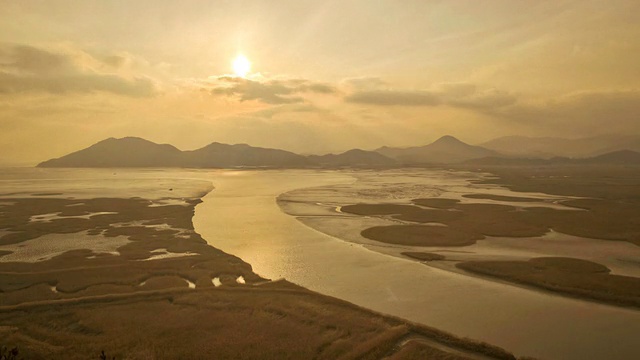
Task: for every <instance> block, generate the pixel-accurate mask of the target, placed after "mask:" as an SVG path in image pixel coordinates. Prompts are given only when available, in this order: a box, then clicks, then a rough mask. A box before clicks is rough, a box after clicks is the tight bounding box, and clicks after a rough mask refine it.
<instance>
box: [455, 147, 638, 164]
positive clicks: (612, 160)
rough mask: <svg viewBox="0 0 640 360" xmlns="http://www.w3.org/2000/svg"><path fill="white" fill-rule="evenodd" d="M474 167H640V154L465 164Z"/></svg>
mask: <svg viewBox="0 0 640 360" xmlns="http://www.w3.org/2000/svg"><path fill="white" fill-rule="evenodd" d="M465 163H466V164H473V165H485V166H490V165H495V166H542V165H544V166H546V165H640V152H637V151H631V150H620V151H614V152H610V153H607V154H603V155H599V156H594V157H587V158H577V159H572V158H567V157H560V156H556V157H553V158H550V159H540V158H538V159H532V158H505V157H494V156H490V157H486V158H482V159H473V160H468V161H466V162H465Z"/></svg>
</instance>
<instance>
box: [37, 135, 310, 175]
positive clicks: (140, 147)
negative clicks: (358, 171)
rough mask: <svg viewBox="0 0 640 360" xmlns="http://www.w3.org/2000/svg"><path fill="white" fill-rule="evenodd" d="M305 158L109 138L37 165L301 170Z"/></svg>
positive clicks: (255, 150) (214, 146)
mask: <svg viewBox="0 0 640 360" xmlns="http://www.w3.org/2000/svg"><path fill="white" fill-rule="evenodd" d="M309 164H310V162H309V160H308V159H307V158H305V157H304V156H301V155H297V154H294V153H292V152H288V151H284V150H276V149H265V148H258V147H252V146H249V145H245V144H239V145H227V144H220V143H213V144H210V145H207V146H205V147H203V148H201V149H198V150H193V151H180V150H179V149H177V148H175V147H174V146H172V145H166V144H165V145H160V144H156V143H154V142H151V141H148V140H145V139H141V138H136V137H125V138H121V139H115V138H109V139H106V140H103V141H100V142H99V143H97V144H94V145H92V146H90V147H88V148H86V149H83V150H80V151H76V152H74V153H71V154H69V155H66V156H63V157H61V158H58V159H51V160H48V161H44V162H42V163H40V164H38V167H198V168H225V167H241V166H251V167H303V166H307V165H309Z"/></svg>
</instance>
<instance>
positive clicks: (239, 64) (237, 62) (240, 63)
mask: <svg viewBox="0 0 640 360" xmlns="http://www.w3.org/2000/svg"><path fill="white" fill-rule="evenodd" d="M250 70H251V62H250V61H249V59H247V58H246V57H245V56H244V55H242V54H240V55H238V56H237V57H236V58H235V59H234V60H233V72H235V73H236V75H238V76H239V77H245V76H247V74H248V73H249V71H250Z"/></svg>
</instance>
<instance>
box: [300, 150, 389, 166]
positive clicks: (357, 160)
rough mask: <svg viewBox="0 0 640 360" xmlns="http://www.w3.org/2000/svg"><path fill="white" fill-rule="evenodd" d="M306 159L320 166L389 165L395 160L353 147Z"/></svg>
mask: <svg viewBox="0 0 640 360" xmlns="http://www.w3.org/2000/svg"><path fill="white" fill-rule="evenodd" d="M308 159H309V160H310V161H311V162H313V163H315V164H318V165H321V166H329V167H340V166H364V167H370V166H391V165H395V164H397V162H396V161H395V160H393V159H391V158H388V157H386V156H384V155H382V154H379V153H377V152H374V151H365V150H360V149H353V150H349V151H347V152H343V153H342V154H337V155H336V154H327V155H311V156H308Z"/></svg>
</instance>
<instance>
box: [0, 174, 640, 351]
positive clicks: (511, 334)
mask: <svg viewBox="0 0 640 360" xmlns="http://www.w3.org/2000/svg"><path fill="white" fill-rule="evenodd" d="M360 175H362V174H358V173H345V172H331V171H182V170H63V169H10V170H6V169H5V170H4V171H2V172H0V194H2V195H1V196H2V197H24V196H46V197H75V198H89V197H98V196H114V197H132V196H139V197H145V198H150V199H156V200H157V201H159V202H162V199H163V198H166V197H181V196H184V197H188V196H193V195H194V194H201V193H204V192H206V191H209V190H210V189H211V184H213V185H214V186H215V190H214V191H212V192H210V193H209V194H208V195H206V196H205V197H204V199H203V200H204V202H203V203H201V204H199V205H198V206H197V207H196V214H195V217H194V224H195V226H196V230H197V231H198V232H200V234H201V235H202V236H203V237H204V238H205V239H207V241H208V242H209V243H210V244H211V245H212V246H215V247H216V248H219V249H222V250H223V251H226V252H228V253H231V254H234V255H237V256H239V257H241V258H242V259H243V260H245V261H247V262H248V263H250V264H252V266H253V268H254V271H256V272H257V273H258V274H260V275H262V276H264V277H267V278H271V279H277V278H286V279H288V280H290V281H292V282H295V283H298V284H300V285H303V286H305V287H307V288H309V289H312V290H315V291H318V292H320V293H323V294H327V295H331V296H334V297H338V298H341V299H345V300H347V301H350V302H353V303H355V304H358V305H361V306H364V307H367V308H371V309H373V310H376V311H380V312H383V313H388V314H392V315H397V316H401V317H403V318H406V319H409V320H412V321H416V322H421V323H424V324H427V325H431V326H434V327H437V328H440V329H443V330H446V331H450V332H452V333H454V334H457V335H460V336H467V337H471V338H474V339H478V340H484V341H487V342H490V343H493V344H496V345H499V346H502V347H504V348H506V349H508V350H510V351H512V352H515V353H516V354H517V355H530V356H538V357H541V358H546V359H637V358H640V346H638V343H637V334H640V311H637V310H632V309H623V308H616V307H612V306H607V305H601V304H595V303H589V302H584V301H580V300H575V299H568V298H563V297H560V296H554V295H549V294H547V293H543V292H538V291H533V290H529V289H524V288H520V287H516V286H510V285H505V284H501V283H496V282H491V281H486V280H483V279H478V278H474V277H469V276H464V275H461V274H456V273H452V272H449V271H445V270H440V269H436V268H433V267H428V266H425V265H422V264H419V263H417V262H414V261H410V260H406V259H402V258H398V257H395V256H389V255H385V254H382V253H381V252H380V251H372V250H371V247H368V246H369V245H363V244H357V243H353V242H349V241H344V240H342V239H340V238H339V237H340V236H338V235H340V234H337V235H336V236H330V235H327V234H326V232H327V231H323V232H321V231H317V230H314V229H313V228H311V227H309V226H306V225H305V224H303V223H302V222H301V221H299V220H298V219H297V218H296V217H294V216H291V215H288V214H286V213H285V212H283V211H282V209H281V208H280V206H279V205H278V202H277V201H276V198H277V197H278V196H279V195H281V194H283V193H287V192H290V191H293V190H296V189H308V188H310V187H322V188H319V189H311V190H304V191H302V192H299V193H298V195H300V194H306V195H308V196H309V197H313V198H315V197H316V196H317V195H318V194H325V195H326V192H327V187H338V188H340V187H353V186H354V185H357V184H354V183H355V180H356V178H357V177H359V176H360ZM369 175H371V174H369ZM373 175H374V176H373V178H374V179H375V182H377V185H376V186H370V187H367V188H363V189H359V188H357V186H356V187H355V188H356V189H357V191H356V192H355V193H353V192H349V191H346V192H345V191H338V192H336V193H335V194H334V195H332V196H329V198H326V197H324V198H323V201H324V200H329V201H328V202H331V204H324V203H321V204H315V203H311V204H309V203H308V202H307V203H305V202H304V201H301V202H300V203H299V204H297V207H295V206H294V207H293V208H290V209H288V210H287V211H292V212H293V213H296V211H298V212H300V213H305V214H315V215H319V216H324V215H327V214H329V215H327V216H332V214H335V207H333V205H334V204H333V202H335V203H348V202H349V200H354V199H362V198H365V199H369V201H371V202H377V201H379V200H380V198H383V199H384V200H385V201H395V200H402V199H404V198H414V197H419V196H421V194H422V196H425V195H442V194H444V193H445V192H447V191H449V193H451V192H452V191H453V193H455V192H456V191H457V190H456V189H458V190H461V191H462V190H463V189H464V188H465V187H468V186H469V183H468V180H469V179H470V178H473V177H475V176H477V175H474V174H464V173H462V174H461V173H448V172H437V173H436V172H422V173H415V172H413V173H403V174H396V175H395V176H392V177H389V176H386V177H384V176H378V175H377V174H373ZM416 179H419V180H416ZM416 182H417V183H419V184H421V185H419V186H414V185H415V183H416ZM398 184H404V185H403V186H400V187H398V186H397V185H398ZM407 184H414V185H411V186H409V187H407V186H406V185H407ZM400 188H402V189H400ZM407 188H408V189H409V190H407ZM305 191H306V193H305ZM492 191H494V193H499V192H500V191H503V192H504V193H505V194H508V191H506V190H504V189H493V190H492ZM34 194H35V195H34ZM52 194H55V195H52ZM389 194H391V195H389ZM416 195H417V196H416ZM449 195H451V194H449ZM449 195H448V196H449ZM540 196H541V197H543V198H544V194H540ZM298 199H301V198H298ZM302 200H303V199H302ZM474 202H475V200H474ZM327 209H330V210H327ZM345 229H346V230H344V231H343V232H346V231H347V230H348V231H350V232H351V231H352V230H353V229H350V228H345ZM338 233H339V232H338ZM500 241H503V242H504V243H502V245H501V243H483V244H484V245H482V244H481V243H478V244H479V245H478V246H477V247H478V248H479V249H476V251H485V250H486V251H489V250H491V247H496V246H498V247H501V248H503V249H508V248H509V246H508V243H507V240H506V239H503V240H500ZM549 241H555V242H558V239H557V238H554V237H552V238H551V239H549ZM573 241H575V242H576V244H579V245H583V246H584V245H588V243H584V242H580V241H582V240H580V239H574V240H573ZM532 243H533V241H532V240H529V241H528V242H525V243H524V245H523V246H524V250H523V248H519V249H517V251H520V252H521V251H531V247H535V245H533V244H532ZM491 244H493V245H491ZM556 246H558V247H559V249H560V248H562V249H565V250H563V251H569V250H568V249H566V246H567V243H566V242H564V240H563V241H562V243H561V244H556ZM487 249H489V250H487ZM378 250H380V249H378ZM605 250H606V249H605ZM513 251H515V250H513ZM607 251H617V250H616V249H611V248H609V250H607ZM630 251H637V250H636V249H635V248H633V249H631V250H630ZM599 252H600V251H597V253H599ZM585 253H588V251H586V252H585ZM594 256H595V255H594ZM631 256H634V255H633V254H632V255H631ZM636 260H637V259H636Z"/></svg>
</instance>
